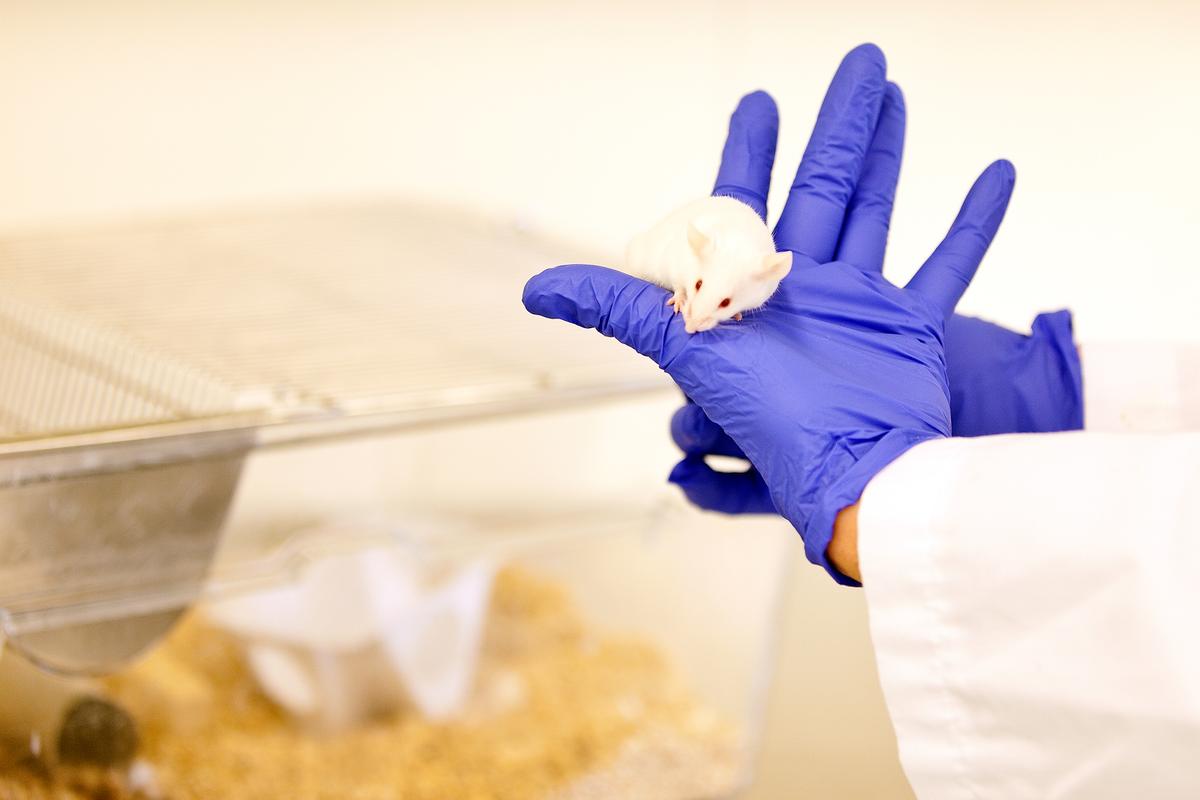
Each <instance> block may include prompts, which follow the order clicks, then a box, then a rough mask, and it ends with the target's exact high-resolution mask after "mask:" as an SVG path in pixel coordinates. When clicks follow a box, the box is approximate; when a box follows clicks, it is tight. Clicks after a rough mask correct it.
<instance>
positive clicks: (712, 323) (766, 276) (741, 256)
mask: <svg viewBox="0 0 1200 800" xmlns="http://www.w3.org/2000/svg"><path fill="white" fill-rule="evenodd" d="M688 245H689V246H690V247H691V249H692V253H693V254H694V255H695V256H696V264H697V266H698V269H697V271H696V273H695V276H694V277H692V279H691V280H690V281H689V283H688V284H687V286H686V302H685V304H684V307H683V321H684V326H685V328H686V329H687V332H688V333H698V332H700V331H706V330H708V329H710V328H713V327H716V325H717V324H718V323H721V322H724V321H725V320H727V319H731V318H733V317H734V316H738V317H739V318H740V315H741V313H742V312H743V311H747V310H749V309H752V308H758V307H759V306H761V305H762V304H763V303H765V302H767V298H769V297H770V296H771V295H772V294H774V293H775V290H776V289H777V288H779V282H780V281H781V280H783V278H784V276H786V275H787V274H788V271H789V270H791V268H792V254H791V252H790V251H787V250H785V251H784V252H782V253H776V252H773V251H772V252H768V253H762V252H761V250H750V249H748V248H746V247H734V246H726V247H722V246H720V244H719V243H717V242H716V241H714V239H713V238H712V237H710V236H708V235H706V234H705V233H704V232H702V231H701V230H700V229H699V228H697V227H696V226H695V225H694V224H692V223H689V224H688Z"/></svg>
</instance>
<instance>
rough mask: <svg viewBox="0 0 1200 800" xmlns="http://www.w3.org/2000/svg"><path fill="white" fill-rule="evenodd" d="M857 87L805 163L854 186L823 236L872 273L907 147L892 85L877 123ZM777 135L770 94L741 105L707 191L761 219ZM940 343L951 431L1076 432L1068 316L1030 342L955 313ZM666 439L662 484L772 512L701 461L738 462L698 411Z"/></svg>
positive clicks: (840, 101) (740, 480)
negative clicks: (852, 161) (854, 164)
mask: <svg viewBox="0 0 1200 800" xmlns="http://www.w3.org/2000/svg"><path fill="white" fill-rule="evenodd" d="M852 57H853V54H852ZM859 79H862V80H865V81H867V82H868V83H871V82H873V81H874V80H875V79H874V78H873V77H872V76H871V75H870V74H867V75H865V76H864V75H863V74H862V73H861V72H859V71H856V70H848V69H842V70H839V71H838V73H837V75H836V76H835V77H834V79H833V82H832V84H831V85H830V87H829V92H828V94H827V95H826V99H825V102H824V104H823V105H822V109H821V113H820V119H819V121H818V125H817V129H816V131H814V133H813V138H812V140H811V141H810V144H809V148H808V152H806V153H805V161H810V160H812V161H813V162H814V163H813V165H812V166H813V169H812V171H811V174H810V175H809V176H808V178H807V180H808V181H809V182H810V183H824V184H826V185H832V186H839V187H842V189H843V191H844V190H845V189H846V187H851V188H853V189H854V192H853V195H852V197H851V199H850V201H849V203H848V206H847V209H846V214H845V218H844V220H843V222H842V223H841V229H840V230H839V231H837V233H836V235H832V236H831V235H830V232H831V231H832V230H833V226H832V224H830V225H829V226H828V228H827V233H826V235H825V238H826V239H827V240H831V241H833V243H834V250H832V251H831V252H837V253H838V255H839V257H840V258H842V259H843V260H847V261H852V262H855V263H858V264H859V265H860V266H871V267H875V268H878V265H880V264H882V261H883V250H884V246H885V244H886V241H887V230H888V226H889V222H890V218H891V211H892V202H893V199H894V197H895V193H896V181H897V178H898V177H899V171H900V160H901V155H902V152H903V149H904V129H905V109H904V100H903V97H902V95H901V93H900V90H899V87H897V86H895V85H894V84H890V83H889V84H887V86H886V88H885V89H884V96H883V101H882V103H881V110H880V112H879V116H878V120H877V122H876V123H875V124H874V125H866V124H863V117H862V116H861V115H855V114H853V113H847V112H848V111H851V109H849V105H850V104H851V103H853V102H854V95H853V91H854V88H855V87H854V86H853V85H851V82H852V81H856V80H859ZM872 90H874V87H872ZM778 129H779V116H778V112H777V111H776V108H775V104H774V102H773V101H772V100H771V98H770V97H769V96H767V95H766V94H764V93H761V92H757V93H755V94H751V95H748V96H746V97H745V98H743V99H742V102H741V103H740V104H739V106H738V108H737V110H736V111H735V112H734V114H733V117H732V119H731V120H730V124H729V136H728V138H727V139H726V142H725V149H724V152H723V154H722V157H721V166H720V169H719V171H718V176H717V181H716V186H715V188H714V189H713V194H719V195H728V196H731V197H735V198H737V199H739V200H741V201H742V202H744V203H746V204H747V205H749V206H751V207H752V208H754V209H755V210H756V211H758V213H759V215H760V216H763V217H764V218H765V216H766V194H767V189H768V187H769V185H770V178H771V168H772V165H773V162H774V158H775V143H776V137H777V132H778ZM868 142H869V147H868ZM847 143H850V144H852V145H853V146H855V147H862V148H867V153H866V156H865V158H864V160H863V164H862V168H861V171H860V172H859V174H858V175H857V176H852V175H850V174H849V173H848V172H847V171H846V169H845V166H846V164H845V162H839V161H837V160H836V159H829V158H828V154H829V153H831V152H836V150H835V148H837V147H844V146H846V144H847ZM802 171H803V168H802ZM798 180H799V176H798ZM945 341H946V368H947V373H948V375H949V381H950V395H951V420H952V430H953V435H955V436H983V435H990V434H997V433H1041V432H1049V431H1060V430H1078V429H1080V428H1082V427H1083V383H1082V376H1081V370H1080V364H1079V355H1078V353H1077V351H1076V349H1075V345H1074V342H1073V339H1072V331H1071V315H1070V312H1068V311H1058V312H1054V313H1052V314H1042V315H1039V316H1038V317H1037V318H1036V319H1035V320H1034V323H1033V333H1032V335H1030V336H1026V335H1023V334H1019V333H1016V332H1015V331H1010V330H1008V329H1006V328H1003V327H1001V326H999V325H995V324H993V323H990V322H985V321H984V320H979V319H974V318H971V317H963V316H960V315H957V314H955V315H953V316H952V317H951V318H950V319H949V320H947V323H946V331H945ZM671 433H672V436H673V437H674V439H675V442H676V444H677V445H678V446H679V448H680V449H681V450H682V451H683V452H684V453H685V457H684V459H683V460H682V461H680V462H679V464H677V465H676V467H675V468H674V469H673V470H672V471H671V475H670V478H669V480H670V481H671V482H672V483H675V484H677V485H678V486H679V487H680V488H681V489H682V490H683V491H684V493H685V494H686V495H687V496H688V498H689V499H690V500H691V502H693V503H694V504H696V505H698V506H700V507H701V508H705V509H708V510H712V511H720V512H724V513H731V514H740V513H774V512H775V507H774V505H773V504H772V502H771V499H770V497H769V495H768V492H767V488H766V485H765V484H764V483H763V481H762V479H761V478H760V477H759V476H758V475H757V473H756V472H755V470H754V469H753V467H751V468H750V469H749V470H748V471H746V472H737V473H728V472H718V471H716V470H713V469H712V468H710V467H709V466H708V464H706V463H705V461H704V456H707V455H721V456H732V457H739V458H744V457H745V456H744V455H743V454H742V453H741V452H740V450H738V448H737V446H736V445H735V444H734V443H733V442H732V441H731V440H730V439H729V437H728V436H726V435H725V434H724V432H723V431H722V430H721V429H720V427H719V426H718V425H716V424H715V423H713V422H712V421H711V420H710V419H708V417H707V416H705V414H704V412H703V411H702V410H701V409H700V408H698V407H697V406H696V405H695V404H694V403H691V402H688V403H687V404H685V405H684V406H683V407H682V408H680V409H679V411H677V412H676V414H675V416H674V418H673V419H672V421H671Z"/></svg>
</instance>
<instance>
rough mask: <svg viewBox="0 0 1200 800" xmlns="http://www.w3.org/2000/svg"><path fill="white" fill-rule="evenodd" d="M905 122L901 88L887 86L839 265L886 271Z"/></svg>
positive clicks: (845, 227)
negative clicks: (844, 263) (844, 264)
mask: <svg viewBox="0 0 1200 800" xmlns="http://www.w3.org/2000/svg"><path fill="white" fill-rule="evenodd" d="M904 122H905V113H904V95H903V94H901V92H900V87H899V86H897V85H896V84H894V83H888V85H887V91H886V92H885V93H884V95H883V105H882V107H881V108H880V110H879V124H878V125H877V126H876V128H875V138H873V139H872V140H871V149H870V150H869V151H868V152H867V158H866V160H865V161H864V162H863V168H862V175H861V176H860V177H859V180H858V187H857V188H855V190H854V195H853V196H852V197H851V198H850V204H849V205H848V206H846V222H845V224H844V225H843V226H842V236H841V241H840V242H839V243H838V252H837V260H838V261H845V262H846V263H848V264H853V265H854V266H856V267H858V268H859V269H862V270H868V271H873V272H882V271H883V253H884V251H885V250H886V249H887V238H888V226H889V225H890V224H891V221H892V205H893V203H894V202H895V199H896V184H897V183H898V182H899V180H900V161H901V159H902V157H903V155H904Z"/></svg>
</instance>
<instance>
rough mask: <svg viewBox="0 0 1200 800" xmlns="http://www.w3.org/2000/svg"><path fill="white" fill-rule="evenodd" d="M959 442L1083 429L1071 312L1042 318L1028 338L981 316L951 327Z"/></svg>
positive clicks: (949, 354) (949, 356)
mask: <svg viewBox="0 0 1200 800" xmlns="http://www.w3.org/2000/svg"><path fill="white" fill-rule="evenodd" d="M946 371H947V375H948V376H949V379H950V409H951V419H952V420H953V433H954V435H955V436H990V435H993V434H998V433H1049V432H1051V431H1070V430H1079V429H1081V428H1082V427H1083V370H1082V368H1081V366H1080V362H1079V352H1078V350H1077V349H1076V347H1075V341H1074V335H1073V331H1072V328H1071V312H1070V311H1067V310H1065V309H1064V310H1062V311H1054V312H1051V313H1048V314H1039V315H1038V317H1037V318H1036V319H1035V320H1034V321H1033V331H1032V333H1031V334H1030V335H1029V336H1025V335H1022V334H1019V333H1016V332H1014V331H1010V330H1008V329H1007V328H1002V327H1000V326H999V325H993V324H992V323H990V322H985V321H983V320H981V319H975V318H974V317H963V316H960V315H957V314H956V315H955V316H953V317H951V318H950V319H949V320H947V322H946Z"/></svg>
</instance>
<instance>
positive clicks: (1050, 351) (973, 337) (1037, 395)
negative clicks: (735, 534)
mask: <svg viewBox="0 0 1200 800" xmlns="http://www.w3.org/2000/svg"><path fill="white" fill-rule="evenodd" d="M945 342H946V373H947V376H948V379H949V382H950V419H951V431H952V435H954V436H987V435H993V434H998V433H1047V432H1050V431H1067V430H1080V429H1082V428H1083V376H1082V373H1081V371H1080V364H1079V354H1078V352H1077V351H1076V349H1075V344H1074V340H1073V338H1072V333H1071V314H1070V312H1068V311H1055V312H1052V313H1049V314H1039V315H1038V317H1037V318H1036V319H1034V321H1033V333H1032V334H1030V335H1029V336H1026V335H1024V334H1020V333H1016V332H1015V331H1010V330H1008V329H1007V328H1003V327H1001V326H999V325H996V324H994V323H991V322H986V321H984V320H981V319H976V318H974V317H964V316H962V315H960V314H955V315H953V316H951V317H950V319H948V320H947V321H946V331H945ZM671 436H672V438H674V440H675V443H676V444H677V445H678V446H679V449H680V450H682V451H683V452H684V454H685V455H684V458H683V460H681V461H680V462H679V463H678V464H676V465H675V467H674V469H672V470H671V474H670V476H669V477H668V480H669V481H670V482H671V483H674V484H675V485H677V486H678V487H679V488H680V489H681V490H682V491H683V493H684V494H685V495H687V498H688V500H690V501H691V502H692V503H693V504H695V505H697V506H699V507H700V508H703V509H707V510H709V511H719V512H721V513H724V514H774V513H776V510H775V504H774V503H773V502H771V496H770V492H769V491H768V490H767V485H766V483H764V482H763V480H762V477H761V476H760V475H759V474H758V472H757V470H755V469H754V467H753V466H751V467H750V468H749V469H747V470H744V471H740V472H721V471H718V470H715V469H713V468H712V467H710V466H709V465H708V463H707V462H706V461H705V456H710V455H715V456H730V457H734V458H743V459H744V458H745V455H744V454H743V453H742V452H741V451H740V450H739V449H738V447H737V445H736V444H735V443H734V442H733V440H731V439H730V438H729V437H728V436H727V435H726V434H725V432H724V431H723V430H721V427H720V426H719V425H717V424H716V423H715V422H713V421H712V420H710V419H709V418H708V417H707V416H706V415H705V414H704V411H703V410H702V409H701V408H700V407H699V406H697V405H696V404H695V403H692V402H691V401H688V402H687V404H685V405H684V406H683V407H681V408H680V409H679V410H678V411H676V412H675V415H674V417H672V419H671Z"/></svg>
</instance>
